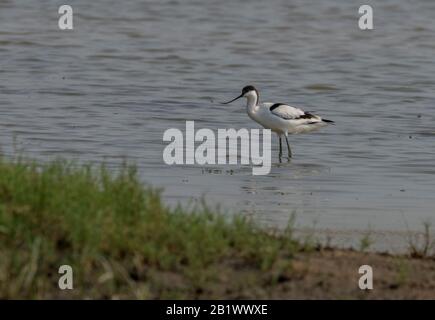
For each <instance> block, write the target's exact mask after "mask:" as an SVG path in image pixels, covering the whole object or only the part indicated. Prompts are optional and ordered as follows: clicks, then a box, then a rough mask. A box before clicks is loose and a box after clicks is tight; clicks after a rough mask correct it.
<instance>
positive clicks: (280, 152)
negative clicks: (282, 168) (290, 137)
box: [278, 136, 282, 162]
mask: <svg viewBox="0 0 435 320" xmlns="http://www.w3.org/2000/svg"><path fill="white" fill-rule="evenodd" d="M278 138H279V161H280V162H281V158H282V143H281V136H278Z"/></svg>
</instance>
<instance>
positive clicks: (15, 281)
mask: <svg viewBox="0 0 435 320" xmlns="http://www.w3.org/2000/svg"><path fill="white" fill-rule="evenodd" d="M411 256H412V257H411ZM417 257H418V258H417ZM433 262H434V261H433V257H431V256H430V255H428V254H427V252H426V254H421V255H418V254H417V252H413V253H412V254H409V255H387V254H380V253H366V252H364V248H363V247H362V248H361V250H360V251H355V250H343V249H334V248H328V247H325V246H322V245H319V244H318V243H316V242H315V241H300V240H298V239H297V238H296V237H295V236H294V230H293V228H292V225H291V223H290V224H289V226H288V227H287V229H286V230H285V231H284V232H283V231H273V230H272V231H271V230H264V229H261V228H259V227H258V226H257V225H256V224H255V223H254V222H252V221H250V220H249V219H246V218H244V217H242V216H235V217H231V218H228V217H225V216H223V215H220V214H219V213H215V212H214V211H213V210H211V209H209V208H207V207H206V206H205V205H204V206H201V207H198V208H195V209H193V210H190V211H189V212H186V210H185V209H183V208H176V209H170V208H168V207H166V206H165V205H164V204H163V203H162V202H161V199H160V195H159V192H158V191H156V190H154V189H153V188H152V187H149V186H144V185H143V184H142V183H141V182H140V181H139V179H138V177H137V173H136V169H135V168H134V167H129V166H125V167H124V168H123V169H121V170H119V171H118V172H117V173H112V172H109V171H108V170H106V169H105V168H104V166H102V167H91V166H79V165H75V164H73V163H68V162H64V161H56V162H52V163H49V164H46V165H40V164H38V163H35V162H29V161H25V160H20V159H17V160H6V159H4V158H2V159H0V298H1V299H48V298H53V299H58V298H61V299H85V298H92V299H127V298H132V299H169V298H171V299H251V298H259V299H268V298H273V299H291V298H310V299H311V298H313V299H317V298H327V299H335V298H345V299H360V298H366V299H367V298H368V299H370V298H435V264H434V263H433ZM364 264H368V265H370V266H372V268H373V273H374V275H373V278H374V289H373V290H370V291H362V290H360V289H359V288H358V279H359V277H360V276H361V275H360V274H358V269H359V267H360V266H361V265H364ZM61 265H70V266H71V267H72V270H73V283H74V289H73V290H60V289H59V287H58V280H59V277H60V276H61V275H59V273H58V269H59V267H60V266H61Z"/></svg>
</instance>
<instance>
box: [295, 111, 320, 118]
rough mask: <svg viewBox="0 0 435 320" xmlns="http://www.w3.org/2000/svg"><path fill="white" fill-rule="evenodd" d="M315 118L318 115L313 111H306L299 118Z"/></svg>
mask: <svg viewBox="0 0 435 320" xmlns="http://www.w3.org/2000/svg"><path fill="white" fill-rule="evenodd" d="M313 118H316V116H315V115H313V114H311V113H309V112H305V113H304V114H303V115H301V116H300V117H299V118H298V119H313Z"/></svg>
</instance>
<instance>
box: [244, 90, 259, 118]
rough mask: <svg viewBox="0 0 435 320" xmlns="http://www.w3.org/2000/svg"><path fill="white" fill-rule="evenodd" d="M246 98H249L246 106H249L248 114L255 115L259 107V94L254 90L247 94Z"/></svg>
mask: <svg viewBox="0 0 435 320" xmlns="http://www.w3.org/2000/svg"><path fill="white" fill-rule="evenodd" d="M246 99H247V105H246V108H247V112H248V115H249V116H251V117H253V116H254V115H255V113H256V112H257V110H258V108H259V106H258V95H257V93H255V92H252V93H249V94H248V95H247V96H246Z"/></svg>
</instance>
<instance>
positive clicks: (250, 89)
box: [242, 86, 258, 95]
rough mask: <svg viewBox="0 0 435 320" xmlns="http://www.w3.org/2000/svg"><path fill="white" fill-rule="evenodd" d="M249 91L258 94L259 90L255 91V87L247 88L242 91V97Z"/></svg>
mask: <svg viewBox="0 0 435 320" xmlns="http://www.w3.org/2000/svg"><path fill="white" fill-rule="evenodd" d="M249 91H255V92H257V94H258V91H257V89H255V87H254V86H246V87H244V88H243V89H242V95H244V94H245V93H248V92H249Z"/></svg>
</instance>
